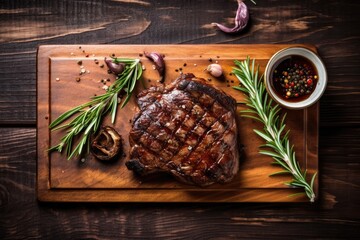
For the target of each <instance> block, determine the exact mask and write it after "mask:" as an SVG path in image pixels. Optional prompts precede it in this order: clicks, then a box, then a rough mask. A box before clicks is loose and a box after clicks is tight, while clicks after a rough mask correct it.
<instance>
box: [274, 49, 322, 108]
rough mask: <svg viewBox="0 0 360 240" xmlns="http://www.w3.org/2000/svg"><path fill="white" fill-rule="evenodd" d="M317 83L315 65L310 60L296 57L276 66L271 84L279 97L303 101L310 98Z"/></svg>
mask: <svg viewBox="0 0 360 240" xmlns="http://www.w3.org/2000/svg"><path fill="white" fill-rule="evenodd" d="M317 81H318V74H317V72H316V68H315V67H314V65H313V64H312V63H311V62H310V61H309V60H308V59H306V58H304V57H302V56H297V55H294V56H291V57H289V58H286V59H284V60H283V61H281V62H280V63H279V64H278V65H277V66H275V70H274V72H273V74H272V81H271V82H272V84H273V87H274V89H275V91H276V93H277V95H278V96H279V97H281V98H283V99H286V100H290V101H301V100H304V99H306V98H308V97H309V96H310V94H311V93H312V92H313V91H314V89H315V87H316V83H317Z"/></svg>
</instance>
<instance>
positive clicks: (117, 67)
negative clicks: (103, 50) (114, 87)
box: [104, 58, 125, 75]
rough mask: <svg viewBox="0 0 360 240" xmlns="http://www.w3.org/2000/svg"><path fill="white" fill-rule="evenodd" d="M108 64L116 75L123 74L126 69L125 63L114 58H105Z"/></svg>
mask: <svg viewBox="0 0 360 240" xmlns="http://www.w3.org/2000/svg"><path fill="white" fill-rule="evenodd" d="M104 61H105V63H106V66H107V67H108V68H109V70H110V71H111V72H113V73H114V74H115V75H119V74H121V73H122V72H123V71H124V70H125V64H123V63H114V61H113V60H112V59H107V58H105V60H104Z"/></svg>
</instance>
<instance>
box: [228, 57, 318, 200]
mask: <svg viewBox="0 0 360 240" xmlns="http://www.w3.org/2000/svg"><path fill="white" fill-rule="evenodd" d="M234 62H235V65H236V67H235V68H234V69H233V71H232V72H233V73H234V74H235V75H236V77H237V78H238V79H239V81H240V84H241V86H236V87H234V89H236V90H239V91H241V92H243V93H244V94H245V95H246V96H247V98H246V101H245V105H246V106H247V107H248V109H247V110H244V111H242V113H245V114H244V115H243V116H244V117H248V118H252V119H255V120H258V121H259V122H261V123H262V124H263V127H264V128H263V129H262V130H258V129H254V132H255V133H256V134H257V135H259V136H260V137H261V138H262V139H264V140H265V142H266V143H265V144H263V145H261V146H260V147H261V148H266V149H268V150H260V151H259V152H260V154H264V155H267V156H270V157H272V158H273V159H274V160H275V161H274V162H272V164H276V165H280V166H281V167H282V168H284V171H280V172H276V173H273V174H271V176H274V175H278V174H285V173H288V174H291V175H292V177H293V179H292V181H290V182H287V183H284V184H286V185H288V186H291V187H299V188H303V189H304V192H305V194H306V195H307V197H308V198H309V200H310V202H314V201H315V197H316V196H315V192H314V181H315V178H316V175H317V173H315V174H314V175H313V176H312V177H311V181H310V184H309V183H308V182H307V180H306V170H305V171H302V170H301V167H300V165H299V163H298V161H296V156H295V151H294V146H293V145H290V141H289V137H288V136H289V132H290V131H289V130H288V131H286V132H285V134H284V130H285V118H286V114H284V115H283V116H282V117H280V114H279V112H280V110H281V108H280V107H279V105H277V104H273V102H272V99H271V98H269V96H268V93H267V92H266V88H265V84H264V83H263V81H262V78H263V76H260V77H259V66H257V67H255V60H253V61H252V62H251V63H250V58H249V57H248V58H247V59H246V60H244V61H238V60H235V61H234Z"/></svg>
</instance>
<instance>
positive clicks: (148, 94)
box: [126, 74, 239, 185]
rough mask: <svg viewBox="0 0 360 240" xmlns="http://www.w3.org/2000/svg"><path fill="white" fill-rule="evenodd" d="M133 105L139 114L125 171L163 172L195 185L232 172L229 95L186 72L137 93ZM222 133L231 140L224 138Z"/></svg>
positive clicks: (231, 104) (228, 177) (231, 102)
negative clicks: (138, 108)
mask: <svg viewBox="0 0 360 240" xmlns="http://www.w3.org/2000/svg"><path fill="white" fill-rule="evenodd" d="M138 103H139V107H140V112H139V113H138V114H137V115H136V116H135V117H134V120H133V128H132V130H131V132H130V145H131V146H132V149H131V153H130V155H131V157H132V158H133V160H130V161H128V162H127V163H126V165H127V167H128V168H129V169H132V170H134V171H135V172H138V173H139V174H141V175H145V174H148V173H151V172H156V171H167V172H171V173H172V174H173V175H174V176H175V177H176V178H178V179H179V180H181V181H183V182H186V183H191V184H197V185H208V184H211V183H213V182H226V181H230V180H231V179H232V177H233V176H234V175H235V174H236V172H237V169H238V154H239V153H238V148H237V146H236V145H237V131H233V130H236V121H235V109H236V102H235V100H234V99H233V98H231V97H229V96H228V95H226V94H225V93H223V92H222V91H220V90H218V89H216V88H214V87H212V86H209V85H208V84H207V83H206V82H205V80H202V79H197V78H195V76H194V75H192V74H188V75H183V76H181V77H180V78H178V79H177V80H176V81H175V82H174V83H172V84H170V85H168V86H167V87H166V88H161V87H157V88H150V89H148V90H145V91H143V92H141V93H140V94H139V95H138ZM232 128H234V129H232ZM160 133H161V134H160ZM226 135H228V136H230V140H232V141H233V142H226V141H225V139H226ZM231 145H235V147H230V146H231ZM213 148H215V149H217V151H214V149H213ZM231 150H232V151H231ZM157 159H158V161H157Z"/></svg>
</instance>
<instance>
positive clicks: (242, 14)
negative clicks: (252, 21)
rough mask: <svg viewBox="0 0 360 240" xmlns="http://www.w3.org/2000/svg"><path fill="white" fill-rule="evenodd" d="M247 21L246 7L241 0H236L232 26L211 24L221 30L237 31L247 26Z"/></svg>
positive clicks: (247, 12)
mask: <svg viewBox="0 0 360 240" xmlns="http://www.w3.org/2000/svg"><path fill="white" fill-rule="evenodd" d="M248 22H249V11H248V8H247V6H246V5H245V3H244V2H243V1H242V0H238V9H237V11H236V16H235V26H234V27H233V28H229V27H226V26H224V25H222V24H219V23H212V25H213V26H217V27H218V28H219V29H220V30H221V31H223V32H226V33H238V32H240V31H241V30H243V29H244V28H245V27H246V26H247V24H248Z"/></svg>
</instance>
